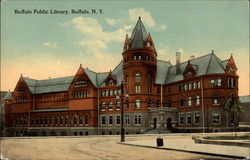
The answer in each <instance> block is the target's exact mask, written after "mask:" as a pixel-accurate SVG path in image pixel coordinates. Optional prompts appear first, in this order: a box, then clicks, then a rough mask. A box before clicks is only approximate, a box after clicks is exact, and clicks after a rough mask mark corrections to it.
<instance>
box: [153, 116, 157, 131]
mask: <svg viewBox="0 0 250 160" xmlns="http://www.w3.org/2000/svg"><path fill="white" fill-rule="evenodd" d="M156 127H157V118H154V119H153V129H156Z"/></svg>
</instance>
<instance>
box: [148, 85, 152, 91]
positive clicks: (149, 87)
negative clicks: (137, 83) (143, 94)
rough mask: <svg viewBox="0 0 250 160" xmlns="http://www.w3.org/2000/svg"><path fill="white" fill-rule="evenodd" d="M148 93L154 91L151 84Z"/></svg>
mask: <svg viewBox="0 0 250 160" xmlns="http://www.w3.org/2000/svg"><path fill="white" fill-rule="evenodd" d="M148 93H152V87H151V85H148Z"/></svg>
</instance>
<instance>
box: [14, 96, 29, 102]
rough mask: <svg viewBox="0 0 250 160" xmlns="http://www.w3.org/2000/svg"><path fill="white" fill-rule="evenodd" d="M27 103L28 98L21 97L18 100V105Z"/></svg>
mask: <svg viewBox="0 0 250 160" xmlns="http://www.w3.org/2000/svg"><path fill="white" fill-rule="evenodd" d="M26 101H27V98H23V97H19V98H17V99H16V102H17V103H24V102H26Z"/></svg>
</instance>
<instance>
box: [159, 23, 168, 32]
mask: <svg viewBox="0 0 250 160" xmlns="http://www.w3.org/2000/svg"><path fill="white" fill-rule="evenodd" d="M165 29H167V25H165V24H161V25H160V26H159V27H158V28H157V30H159V31H162V30H165Z"/></svg>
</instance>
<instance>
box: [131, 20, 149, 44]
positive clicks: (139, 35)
mask: <svg viewBox="0 0 250 160" xmlns="http://www.w3.org/2000/svg"><path fill="white" fill-rule="evenodd" d="M147 36H148V34H147V31H146V29H145V27H144V25H143V23H142V21H141V18H140V17H139V19H138V21H137V23H136V25H135V28H134V30H133V32H132V35H131V37H130V44H131V48H143V47H144V45H143V43H144V41H145V39H146V38H147Z"/></svg>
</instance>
